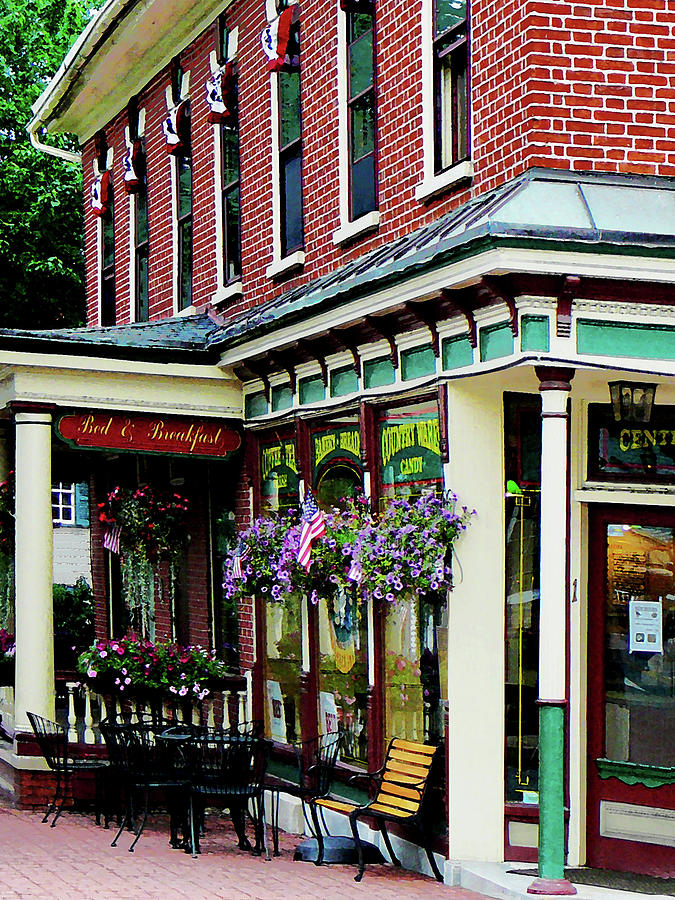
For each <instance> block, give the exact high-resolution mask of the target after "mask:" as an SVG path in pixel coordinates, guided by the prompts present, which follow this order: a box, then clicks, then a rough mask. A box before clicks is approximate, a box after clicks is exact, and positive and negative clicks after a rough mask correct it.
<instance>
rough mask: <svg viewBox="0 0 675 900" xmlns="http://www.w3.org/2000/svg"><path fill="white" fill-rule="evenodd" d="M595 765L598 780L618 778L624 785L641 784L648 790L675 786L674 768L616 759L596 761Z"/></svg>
mask: <svg viewBox="0 0 675 900" xmlns="http://www.w3.org/2000/svg"><path fill="white" fill-rule="evenodd" d="M595 765H596V766H597V769H598V775H599V776H600V778H618V779H619V781H623V783H624V784H643V785H644V786H645V787H649V788H656V787H663V786H664V785H666V784H675V766H648V765H645V764H644V763H634V762H621V761H620V760H617V759H596V761H595Z"/></svg>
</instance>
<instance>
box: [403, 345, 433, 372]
mask: <svg viewBox="0 0 675 900" xmlns="http://www.w3.org/2000/svg"><path fill="white" fill-rule="evenodd" d="M435 372H436V357H435V356H434V350H433V347H431V345H428V346H426V347H411V348H410V349H409V350H402V351H401V378H402V379H403V381H409V380H410V379H411V378H421V377H422V376H423V375H434V374H435Z"/></svg>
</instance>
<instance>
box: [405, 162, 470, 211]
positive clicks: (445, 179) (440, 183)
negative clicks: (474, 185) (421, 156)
mask: <svg viewBox="0 0 675 900" xmlns="http://www.w3.org/2000/svg"><path fill="white" fill-rule="evenodd" d="M432 152H433V151H432ZM432 160H433V156H432ZM425 161H426V151H425ZM472 178H473V163H472V162H471V160H468V159H467V160H464V162H460V163H457V165H454V166H451V167H450V168H449V169H446V170H445V172H440V173H439V174H438V175H425V176H424V180H423V181H421V182H420V183H419V184H418V185H417V187H416V188H415V200H427V199H429V198H430V197H434V196H435V195H436V194H441V193H443V191H447V189H448V188H450V187H454V186H455V185H456V184H459V183H460V182H462V181H470V180H471V179H472Z"/></svg>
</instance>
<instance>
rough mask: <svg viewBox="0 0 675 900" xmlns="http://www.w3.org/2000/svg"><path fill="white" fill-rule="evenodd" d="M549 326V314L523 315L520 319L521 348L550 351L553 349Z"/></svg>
mask: <svg viewBox="0 0 675 900" xmlns="http://www.w3.org/2000/svg"><path fill="white" fill-rule="evenodd" d="M549 327H550V321H549V318H548V316H523V317H522V319H521V320H520V349H521V350H543V351H545V352H548V351H549V350H550V349H551V337H550V333H549Z"/></svg>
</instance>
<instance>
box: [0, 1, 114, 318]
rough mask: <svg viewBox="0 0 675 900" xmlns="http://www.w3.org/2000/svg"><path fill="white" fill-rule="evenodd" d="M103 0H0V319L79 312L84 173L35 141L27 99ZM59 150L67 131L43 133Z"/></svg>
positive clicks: (70, 144) (71, 145)
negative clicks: (56, 134) (30, 134)
mask: <svg viewBox="0 0 675 900" xmlns="http://www.w3.org/2000/svg"><path fill="white" fill-rule="evenodd" d="M100 5H101V0H94V2H89V0H5V3H3V4H2V8H1V9H0V326H2V327H9V328H16V327H24V328H26V327H27V328H54V327H66V326H72V325H78V324H81V323H82V322H83V319H84V256H83V249H82V229H83V222H82V172H81V169H80V167H79V166H77V165H73V164H71V163H67V162H64V161H62V160H59V159H56V158H54V157H53V156H47V155H46V154H44V153H42V152H40V151H38V150H36V149H35V148H34V147H33V146H32V145H31V143H30V139H29V137H28V134H27V132H26V127H27V125H28V123H29V121H30V119H31V117H32V112H31V105H32V104H33V103H34V102H35V101H36V100H37V98H38V97H39V95H40V94H41V93H42V91H43V90H44V89H45V87H46V86H47V84H48V82H49V79H50V78H51V77H52V75H53V74H54V72H56V70H57V69H58V67H59V66H60V65H61V63H62V62H63V59H64V57H65V55H66V53H67V51H68V49H69V47H70V45H71V44H72V43H73V41H74V40H75V38H76V37H77V35H78V34H79V33H80V32H81V31H82V29H83V28H84V26H85V25H86V23H87V22H88V21H89V18H90V16H91V14H92V11H93V10H94V9H95V8H96V7H97V6H100ZM48 141H49V142H53V143H54V144H57V145H59V146H61V147H63V148H66V149H76V145H75V142H74V140H73V139H72V138H71V139H68V138H67V137H65V136H59V137H53V138H52V137H50V138H49V139H48Z"/></svg>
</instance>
